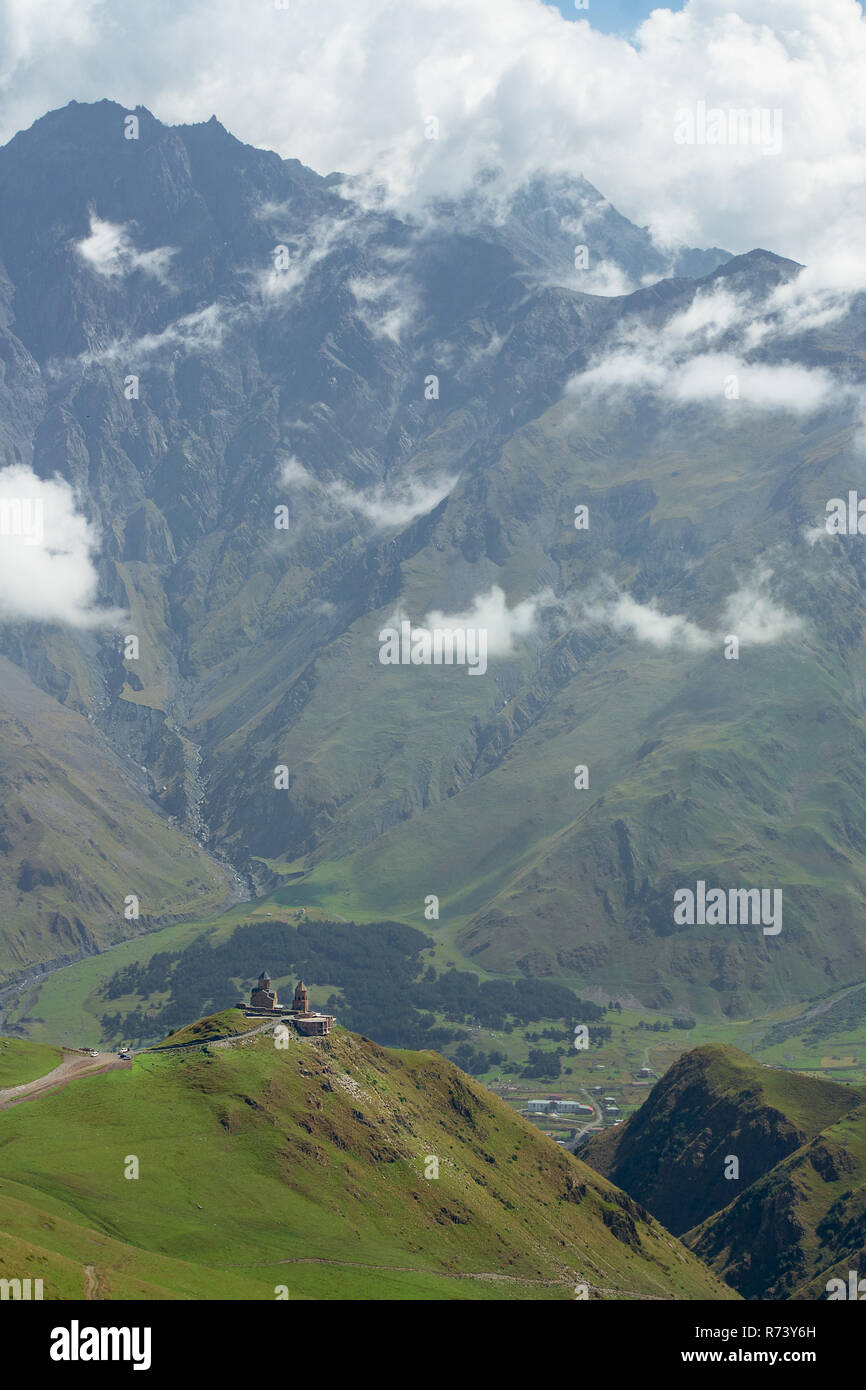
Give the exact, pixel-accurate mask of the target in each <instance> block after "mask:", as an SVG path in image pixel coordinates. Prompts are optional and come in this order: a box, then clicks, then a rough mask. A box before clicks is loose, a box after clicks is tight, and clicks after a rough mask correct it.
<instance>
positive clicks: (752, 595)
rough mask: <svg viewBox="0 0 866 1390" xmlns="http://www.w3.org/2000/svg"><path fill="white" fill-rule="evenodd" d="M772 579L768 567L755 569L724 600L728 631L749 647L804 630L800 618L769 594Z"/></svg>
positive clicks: (768, 642)
mask: <svg viewBox="0 0 866 1390" xmlns="http://www.w3.org/2000/svg"><path fill="white" fill-rule="evenodd" d="M771 579H772V574H771V572H770V571H769V570H768V569H763V568H760V569H758V570H757V571H756V573H755V574H754V575H753V577H752V578H751V579H749V580H747V581H746V582H745V583H744V584H742V585H741V586H740V588H739V589H737V591H736V593H733V594H731V596H730V597H729V598H728V600H727V602H726V603H725V609H724V614H723V618H724V622H725V623H726V624H727V628H728V631H729V632H730V633H732V634H733V635H734V636H735V637H738V638H739V639H740V642H743V643H748V645H749V646H767V645H769V644H771V643H776V642H782V641H784V640H785V639H786V638H788V637H796V636H797V635H798V634H799V633H802V632H803V631H804V626H805V625H804V623H803V620H802V618H799V617H798V616H797V615H796V614H795V613H789V612H788V611H787V609H786V608H784V607H783V606H782V604H780V603H777V602H776V601H775V600H774V599H773V598H772V597H771V595H770V592H769V588H768V586H769V584H770V581H771Z"/></svg>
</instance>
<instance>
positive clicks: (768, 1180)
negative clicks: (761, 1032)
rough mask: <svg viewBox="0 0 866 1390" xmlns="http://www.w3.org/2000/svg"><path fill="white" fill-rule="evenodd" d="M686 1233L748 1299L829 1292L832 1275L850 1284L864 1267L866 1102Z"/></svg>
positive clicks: (693, 1246) (815, 1295) (690, 1242)
mask: <svg viewBox="0 0 866 1390" xmlns="http://www.w3.org/2000/svg"><path fill="white" fill-rule="evenodd" d="M820 1084H822V1085H827V1083H826V1082H822V1083H820ZM850 1099H851V1100H852V1101H853V1100H854V1097H853V1096H852V1097H850ZM683 1239H684V1241H685V1242H686V1243H687V1244H688V1245H689V1246H690V1248H691V1249H693V1250H694V1251H695V1252H696V1253H697V1254H699V1255H700V1257H701V1259H703V1260H706V1261H707V1263H709V1264H711V1265H712V1267H713V1268H714V1269H715V1270H716V1271H717V1273H718V1274H720V1275H721V1276H722V1277H723V1278H724V1279H726V1280H727V1281H728V1282H730V1283H731V1284H733V1285H734V1287H735V1288H737V1289H738V1290H739V1291H740V1293H742V1294H743V1296H744V1297H745V1298H826V1296H827V1290H826V1285H827V1281H828V1280H829V1279H831V1278H841V1279H842V1280H843V1281H844V1283H845V1285H846V1287H847V1285H848V1272H849V1270H855V1271H857V1272H858V1274H859V1275H860V1276H862V1275H863V1273H864V1270H866V1106H864V1104H862V1103H861V1104H859V1105H855V1106H854V1107H853V1108H852V1109H851V1111H850V1112H849V1113H848V1114H846V1115H843V1116H842V1118H841V1119H839V1120H837V1121H836V1123H835V1124H831V1125H828V1126H827V1127H826V1128H825V1129H822V1130H821V1132H820V1133H819V1134H817V1135H815V1136H814V1137H813V1138H811V1139H809V1140H808V1142H807V1143H805V1144H803V1145H802V1146H801V1147H800V1148H798V1149H797V1150H796V1152H795V1153H793V1154H790V1155H789V1156H788V1157H787V1158H784V1159H783V1160H782V1161H781V1162H780V1163H777V1164H776V1165H775V1166H774V1167H773V1168H772V1169H771V1170H770V1172H768V1173H766V1174H764V1176H763V1177H761V1178H759V1179H758V1180H757V1181H756V1182H754V1183H752V1184H751V1186H750V1187H748V1188H747V1189H746V1191H745V1192H743V1193H742V1194H741V1195H739V1196H738V1197H736V1198H735V1199H734V1201H732V1202H731V1204H730V1205H729V1206H727V1207H725V1208H724V1210H723V1211H720V1212H717V1213H716V1214H715V1215H714V1216H711V1217H709V1218H708V1219H707V1220H706V1221H704V1222H702V1223H701V1224H700V1225H698V1226H696V1227H695V1228H694V1229H693V1230H691V1231H688V1232H687V1233H686V1234H685V1235H684V1237H683Z"/></svg>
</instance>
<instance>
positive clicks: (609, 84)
mask: <svg viewBox="0 0 866 1390" xmlns="http://www.w3.org/2000/svg"><path fill="white" fill-rule="evenodd" d="M2 26H3V31H2V34H0V38H2V42H0V52H2V58H0V65H2V66H0V92H2V97H3V104H2V130H3V136H4V138H8V137H10V136H11V135H12V134H13V133H14V131H15V130H17V129H19V128H21V127H23V126H26V125H28V124H29V123H30V122H31V121H33V120H34V119H36V118H37V117H38V116H40V115H41V114H42V113H43V112H44V111H45V110H47V109H49V108H51V107H56V106H58V105H60V104H62V103H63V102H64V101H66V100H69V99H76V100H79V101H82V100H90V101H92V100H98V99H101V98H102V97H104V96H106V95H108V96H113V97H115V98H117V99H118V100H119V101H122V102H125V103H127V104H128V107H129V109H131V108H132V107H133V106H134V105H135V104H137V103H143V104H145V105H147V106H148V107H149V108H150V109H151V110H153V111H154V112H155V113H156V114H157V115H159V116H160V117H161V118H162V119H164V120H167V121H175V122H177V121H201V120H207V119H208V117H209V116H210V115H211V114H212V113H213V112H216V114H217V115H218V116H219V118H220V119H221V120H222V121H223V122H224V123H225V124H226V125H227V126H228V127H229V128H230V129H231V130H232V131H233V132H234V133H235V134H236V135H237V136H238V137H239V138H240V139H242V140H246V141H248V142H250V143H252V144H256V145H260V146H264V147H267V148H271V149H276V150H278V151H279V152H280V153H281V154H283V155H284V156H296V157H298V158H300V159H302V160H303V161H304V162H306V163H307V164H309V165H311V166H312V167H314V168H316V169H319V170H321V171H323V172H325V171H328V170H331V169H342V170H345V171H347V172H349V173H354V174H359V175H360V174H363V173H365V172H366V171H368V170H371V169H374V170H375V171H376V177H377V178H378V179H379V180H380V181H381V182H382V183H384V184H385V185H387V187H388V188H389V189H390V191H391V194H392V195H393V196H395V197H398V198H400V199H401V200H402V201H403V202H404V203H405V202H407V201H415V202H416V203H418V202H419V201H420V200H422V199H424V198H426V197H429V196H431V195H435V194H452V193H454V192H455V190H459V189H460V188H463V187H465V185H466V184H467V182H468V181H469V179H470V178H471V176H472V175H473V174H474V173H475V172H476V171H477V170H478V169H479V168H481V167H485V166H486V167H490V166H492V165H502V166H504V167H505V168H506V169H507V170H508V172H509V177H510V178H511V179H512V180H513V181H514V182H517V181H519V180H521V179H523V178H524V177H526V176H527V175H528V174H530V173H532V172H533V171H535V170H536V169H537V168H538V167H539V166H542V165H543V166H546V167H548V168H551V169H555V170H562V171H568V172H571V173H576V172H582V173H583V174H585V175H586V177H587V178H589V179H590V180H591V181H592V182H593V183H594V184H596V186H597V187H598V188H599V189H600V190H601V192H602V193H603V194H604V195H605V196H606V197H608V198H610V199H611V200H612V202H613V203H614V204H615V205H616V206H617V207H618V208H619V209H620V210H621V211H622V212H624V213H625V214H626V215H627V216H629V217H630V218H631V219H632V220H633V221H635V222H637V223H638V224H639V225H649V226H651V227H652V228H653V230H654V232H655V233H656V235H657V237H659V238H661V239H662V240H668V241H671V242H683V241H688V242H691V243H692V244H697V245H711V244H715V245H721V246H726V247H728V248H729V249H731V250H734V251H744V250H748V249H750V248H751V247H753V246H760V245H763V246H768V247H770V248H771V249H773V250H776V251H779V252H780V253H781V254H785V255H790V256H793V257H795V258H796V259H798V260H802V261H810V262H815V261H816V260H818V259H819V258H820V257H821V254H822V248H826V247H827V246H828V244H829V242H830V240H831V239H832V240H834V241H835V243H836V245H837V246H838V247H839V248H841V247H843V246H845V245H847V246H848V247H849V248H856V247H858V246H860V245H862V242H863V236H862V228H863V224H864V219H866V102H864V100H863V70H864V66H866V22H864V19H863V15H862V11H861V7H860V5H859V4H857V3H855V0H821V3H820V4H816V3H815V0H773V3H772V4H767V0H688V2H687V3H686V4H685V6H684V8H683V9H682V10H680V11H678V12H676V13H672V12H671V11H670V10H668V9H664V8H659V9H656V10H654V11H653V12H652V14H651V15H650V17H649V18H648V19H647V20H646V22H645V23H644V24H643V25H642V26H641V28H640V30H639V31H638V34H637V37H636V40H635V42H634V43H633V44H630V43H629V42H627V41H626V40H625V39H622V38H619V37H615V36H611V35H605V34H601V33H599V32H598V31H596V30H594V29H593V28H592V27H591V24H586V23H572V22H568V21H566V20H565V19H564V18H563V17H562V16H561V15H560V14H559V13H558V11H557V10H556V9H555V8H554V7H553V6H552V5H546V4H542V3H540V0H425V4H424V5H422V6H406V5H405V4H403V3H401V0H365V3H364V4H363V5H360V6H359V5H358V4H356V3H355V0H332V3H330V4H328V5H322V4H321V3H320V2H319V0H292V4H291V6H289V7H287V8H286V9H277V7H276V5H275V4H274V3H272V0H271V3H262V4H260V5H254V6H245V5H237V4H235V3H234V0H187V3H185V4H183V5H180V6H178V5H172V4H170V3H169V0H155V3H154V4H152V5H147V6H141V5H128V4H125V3H124V0H7V4H6V6H5V13H4V18H3V20H2ZM700 101H703V102H705V103H706V104H707V106H708V107H715V108H721V109H723V110H730V109H737V110H743V109H752V108H755V107H758V108H766V109H767V110H769V111H775V110H776V109H779V110H781V111H782V113H783V131H784V139H783V142H782V148H781V151H780V152H779V153H778V154H776V155H772V156H768V155H765V154H764V153H763V152H762V150H761V148H760V147H757V146H752V145H749V144H733V145H731V144H726V145H717V146H711V145H706V144H704V145H699V144H693V145H690V144H677V143H675V141H674V124H675V118H676V113H677V111H678V110H680V109H682V108H685V107H688V108H695V106H696V104H697V103H698V102H700ZM429 116H436V117H437V119H438V122H439V138H438V139H427V138H425V122H426V120H427V118H428V117H429ZM118 138H120V136H119V137H118ZM828 228H832V229H833V232H832V234H829V233H828ZM588 232H589V235H590V239H591V227H590V228H589V229H588Z"/></svg>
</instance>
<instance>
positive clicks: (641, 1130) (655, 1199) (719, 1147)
mask: <svg viewBox="0 0 866 1390" xmlns="http://www.w3.org/2000/svg"><path fill="white" fill-rule="evenodd" d="M861 1099H863V1092H862V1090H860V1089H858V1088H854V1087H849V1086H844V1085H841V1084H840V1083H838V1082H835V1081H825V1080H820V1079H817V1078H813V1077H809V1076H801V1075H799V1074H797V1073H792V1072H786V1071H782V1070H776V1069H773V1068H770V1067H766V1066H763V1065H761V1063H759V1062H755V1061H754V1060H753V1059H752V1058H751V1057H749V1056H747V1055H746V1054H745V1053H743V1052H740V1051H739V1050H738V1049H737V1048H733V1047H727V1046H723V1045H719V1044H712V1045H708V1046H705V1047H699V1048H696V1049H695V1050H694V1051H692V1052H688V1053H686V1054H685V1055H684V1056H682V1057H680V1058H679V1060H678V1061H677V1062H675V1063H674V1065H673V1066H672V1067H671V1068H670V1070H669V1071H668V1072H667V1073H666V1074H665V1075H664V1076H663V1077H662V1079H661V1081H659V1082H658V1083H657V1084H656V1085H655V1086H654V1087H653V1089H652V1091H651V1093H650V1095H649V1096H648V1098H647V1100H646V1101H645V1102H644V1104H643V1105H642V1106H641V1108H640V1109H639V1110H638V1111H637V1113H636V1114H635V1115H633V1116H632V1117H631V1118H630V1119H629V1120H628V1121H627V1122H626V1123H625V1124H623V1125H620V1126H617V1127H616V1128H615V1129H608V1130H606V1131H603V1132H602V1133H601V1134H598V1135H593V1136H592V1137H591V1138H590V1140H589V1142H588V1143H587V1144H586V1146H585V1148H584V1149H583V1150H582V1155H583V1157H584V1158H585V1160H586V1161H587V1162H588V1163H590V1164H591V1165H592V1166H593V1167H594V1168H597V1170H598V1171H599V1172H601V1173H603V1174H604V1175H605V1176H606V1177H609V1178H610V1179H611V1181H613V1182H616V1183H617V1184H618V1186H620V1187H622V1188H623V1189H624V1190H625V1191H626V1192H628V1193H630V1194H631V1195H632V1196H633V1197H634V1198H635V1199H636V1200H637V1201H639V1202H641V1203H642V1204H643V1205H644V1206H646V1207H647V1208H648V1209H649V1210H650V1211H651V1212H652V1213H653V1214H654V1215H655V1216H657V1217H658V1219H659V1220H660V1221H662V1222H664V1224H665V1225H666V1226H667V1227H668V1228H669V1229H670V1230H673V1231H676V1232H677V1233H678V1234H682V1233H683V1232H685V1231H688V1230H689V1229H690V1227H693V1226H696V1225H698V1223H699V1222H701V1221H703V1220H705V1219H706V1218H707V1217H709V1216H711V1215H712V1214H713V1213H715V1212H718V1211H719V1210H720V1209H721V1208H723V1207H727V1206H728V1203H730V1202H732V1201H733V1200H734V1198H735V1197H736V1195H737V1193H738V1192H742V1191H743V1190H744V1189H748V1190H749V1191H751V1190H752V1184H754V1183H756V1182H757V1181H758V1180H759V1179H761V1178H763V1177H764V1175H766V1174H768V1173H769V1172H770V1170H771V1169H772V1170H774V1171H776V1165H777V1164H780V1162H781V1160H783V1159H786V1158H787V1157H788V1156H789V1155H791V1154H793V1153H794V1152H795V1151H798V1150H799V1149H800V1148H801V1146H802V1145H803V1143H804V1142H806V1141H808V1140H811V1139H813V1138H814V1137H815V1136H816V1135H818V1134H819V1133H820V1132H821V1131H822V1130H823V1129H824V1128H825V1127H826V1126H827V1125H830V1124H832V1123H833V1122H834V1121H836V1120H839V1119H840V1118H841V1117H842V1116H844V1115H846V1114H847V1112H848V1111H849V1110H851V1109H852V1107H854V1106H855V1105H857V1104H858V1103H859V1101H860V1100H861ZM729 1155H733V1156H735V1157H736V1158H737V1159H738V1160H739V1177H738V1178H736V1179H733V1178H726V1177H725V1169H726V1163H727V1159H728V1156H729ZM741 1200H742V1199H741Z"/></svg>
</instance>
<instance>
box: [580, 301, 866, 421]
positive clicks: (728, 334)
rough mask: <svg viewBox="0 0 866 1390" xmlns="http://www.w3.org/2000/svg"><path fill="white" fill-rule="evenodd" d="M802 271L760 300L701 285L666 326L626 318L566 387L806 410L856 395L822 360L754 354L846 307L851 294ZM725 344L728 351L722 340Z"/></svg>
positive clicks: (802, 412) (683, 401)
mask: <svg viewBox="0 0 866 1390" xmlns="http://www.w3.org/2000/svg"><path fill="white" fill-rule="evenodd" d="M799 283H800V277H796V278H795V279H794V280H793V281H791V282H789V283H788V284H786V285H783V286H781V287H779V288H778V289H777V290H774V291H773V292H771V293H770V294H769V295H767V296H766V298H764V299H763V300H761V301H758V300H755V299H754V298H751V297H749V296H747V295H745V294H740V295H737V294H735V293H733V292H732V291H731V290H730V289H729V288H728V286H727V285H726V284H721V285H719V284H716V285H714V286H712V287H710V288H709V289H704V290H700V291H698V293H697V294H696V295H695V296H694V298H693V300H692V301H691V303H690V304H689V306H688V308H686V309H685V310H682V311H681V312H680V313H677V314H675V315H674V316H673V317H672V318H671V319H669V321H668V322H667V323H666V324H664V325H663V326H661V327H660V326H659V325H658V324H648V323H646V322H645V321H644V320H642V319H639V318H637V317H633V318H629V319H627V320H626V321H625V323H624V324H623V326H622V327H621V329H620V331H619V333H618V336H617V337H616V338H615V340H614V341H613V342H612V343H611V344H609V345H606V346H605V348H604V349H602V351H601V352H600V353H599V354H598V356H597V358H596V360H595V361H594V362H593V363H592V364H591V365H590V366H589V367H588V368H587V370H586V371H584V372H582V373H580V374H579V375H578V376H576V377H573V378H572V380H571V381H570V382H569V383H568V387H567V391H568V392H569V393H570V394H572V395H577V396H579V395H580V394H582V393H584V392H586V391H596V392H606V391H611V390H616V391H624V390H626V391H628V390H632V391H650V392H654V393H655V394H657V395H659V396H662V397H664V398H665V399H666V400H668V401H671V402H673V403H675V404H681V405H682V404H693V403H696V402H704V403H709V404H712V403H716V404H718V405H719V406H720V407H721V406H726V405H727V404H728V402H729V401H731V400H737V401H740V402H742V404H743V405H750V406H753V407H755V408H757V409H760V410H767V411H785V412H789V413H792V414H797V415H808V414H812V413H814V412H815V411H816V410H819V409H821V408H823V407H824V406H827V405H829V404H831V403H833V404H837V405H838V404H843V403H844V402H845V401H848V400H850V401H854V402H855V403H856V404H857V405H858V407H859V405H860V400H861V396H862V392H861V391H860V390H859V388H858V387H856V386H855V385H853V384H849V383H847V382H845V381H843V380H840V379H839V378H837V377H834V376H833V375H832V374H831V373H830V372H829V371H826V370H825V369H823V368H820V367H803V366H801V365H800V364H799V363H796V362H788V361H782V362H773V363H766V362H760V361H755V360H749V359H750V354H753V353H754V351H755V350H756V349H757V348H758V347H759V346H762V345H763V344H765V343H766V342H768V341H769V340H772V339H774V338H775V339H779V338H787V337H789V336H790V335H792V334H794V333H801V332H803V331H805V330H806V329H807V328H809V327H813V326H816V325H817V324H818V323H819V322H821V323H823V322H829V321H830V318H831V317H836V316H838V314H840V313H842V312H844V310H845V308H846V307H847V305H848V304H849V303H850V296H846V295H842V294H840V293H839V292H838V291H836V290H833V289H832V288H831V287H828V286H824V285H821V284H820V283H819V281H818V280H817V279H816V277H814V276H813V277H811V278H810V280H809V281H808V282H807V283H806V285H805V287H801V288H799V289H798V288H797V287H798V286H799ZM722 342H724V343H725V345H726V347H725V350H720V348H719V346H718V345H719V344H721V343H722Z"/></svg>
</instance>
